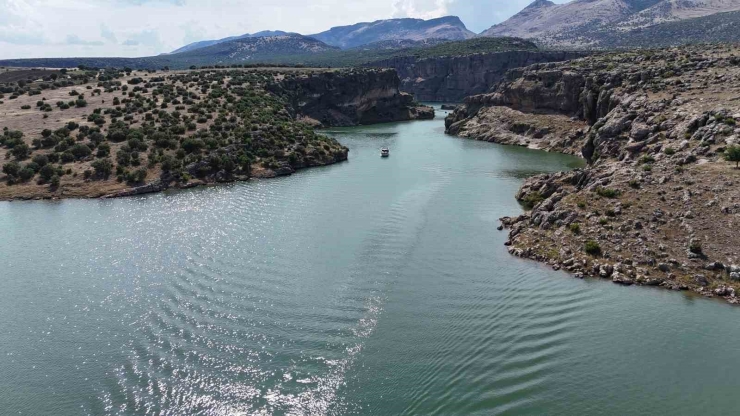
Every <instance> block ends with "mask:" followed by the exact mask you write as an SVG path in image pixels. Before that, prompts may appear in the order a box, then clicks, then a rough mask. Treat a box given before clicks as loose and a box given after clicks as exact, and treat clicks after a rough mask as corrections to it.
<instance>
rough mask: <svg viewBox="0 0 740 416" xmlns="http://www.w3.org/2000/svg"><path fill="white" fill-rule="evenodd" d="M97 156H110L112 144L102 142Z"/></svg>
mask: <svg viewBox="0 0 740 416" xmlns="http://www.w3.org/2000/svg"><path fill="white" fill-rule="evenodd" d="M95 156H97V157H101V158H102V157H108V156H110V145H109V144H108V143H101V144H100V146H98V152H97V153H96V154H95Z"/></svg>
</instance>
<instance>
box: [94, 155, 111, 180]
mask: <svg viewBox="0 0 740 416" xmlns="http://www.w3.org/2000/svg"><path fill="white" fill-rule="evenodd" d="M92 167H93V169H95V175H97V176H99V177H101V178H108V176H110V174H111V173H113V163H111V161H110V159H99V160H96V161H95V162H93V164H92Z"/></svg>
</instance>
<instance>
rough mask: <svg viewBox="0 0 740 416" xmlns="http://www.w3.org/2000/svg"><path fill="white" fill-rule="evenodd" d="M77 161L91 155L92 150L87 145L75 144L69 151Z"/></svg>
mask: <svg viewBox="0 0 740 416" xmlns="http://www.w3.org/2000/svg"><path fill="white" fill-rule="evenodd" d="M69 151H70V152H72V154H73V155H74V156H75V158H77V159H84V158H86V157H88V156H90V155H91V154H92V150H90V148H89V147H88V146H87V145H84V144H79V143H78V144H76V145H74V146H72V148H71V149H70V150H69Z"/></svg>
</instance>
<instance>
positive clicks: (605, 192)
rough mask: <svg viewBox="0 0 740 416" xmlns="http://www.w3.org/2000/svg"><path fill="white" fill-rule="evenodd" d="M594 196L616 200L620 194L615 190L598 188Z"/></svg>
mask: <svg viewBox="0 0 740 416" xmlns="http://www.w3.org/2000/svg"><path fill="white" fill-rule="evenodd" d="M596 194H598V195H599V196H602V197H604V198H616V197H618V196H619V194H620V192H619V191H618V190H616V189H610V188H601V187H599V188H596Z"/></svg>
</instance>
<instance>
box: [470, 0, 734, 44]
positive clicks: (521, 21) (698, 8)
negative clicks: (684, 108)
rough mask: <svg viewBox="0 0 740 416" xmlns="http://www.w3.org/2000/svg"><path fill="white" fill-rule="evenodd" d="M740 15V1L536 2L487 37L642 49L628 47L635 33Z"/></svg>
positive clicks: (590, 0) (501, 24) (620, 0)
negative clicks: (674, 24)
mask: <svg viewBox="0 0 740 416" xmlns="http://www.w3.org/2000/svg"><path fill="white" fill-rule="evenodd" d="M738 10H740V0H575V1H572V2H570V3H565V4H555V3H553V2H551V1H548V0H536V1H534V2H533V3H531V4H530V5H529V6H527V7H526V8H524V9H523V10H522V11H521V12H519V13H517V14H516V15H514V16H512V17H511V18H510V19H509V20H507V21H505V22H503V23H500V24H497V25H494V26H492V27H491V28H490V29H488V30H486V31H485V32H483V33H481V35H482V36H518V37H522V38H529V39H537V40H538V41H539V42H540V43H542V44H544V45H548V46H561V47H562V46H567V47H606V46H610V45H615V44H621V45H622V46H636V45H630V44H628V43H626V42H625V40H626V39H631V38H635V37H634V36H633V33H632V32H635V31H636V33H640V31H642V30H644V29H646V28H650V27H656V28H657V27H659V26H661V25H663V24H667V23H671V22H681V21H691V20H693V19H697V18H702V17H707V16H711V15H714V14H718V13H724V12H732V11H738ZM686 27H687V28H689V26H686ZM652 32H653V33H656V31H655V30H653V31H652ZM714 32H716V31H714ZM658 34H659V33H658ZM637 37H639V36H637ZM707 38H708V39H711V38H712V36H708V37H707ZM679 43H680V42H679ZM658 45H659V44H658V43H656V44H655V45H654V46H658Z"/></svg>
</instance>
